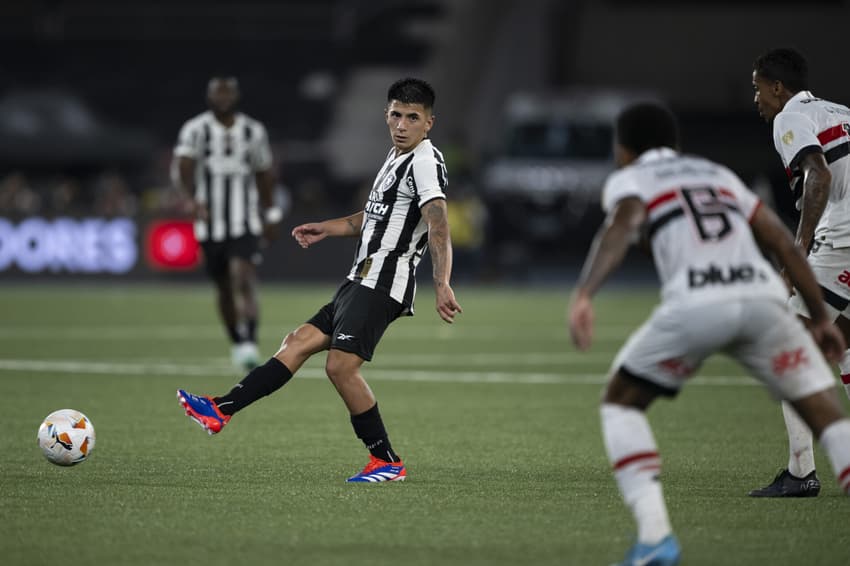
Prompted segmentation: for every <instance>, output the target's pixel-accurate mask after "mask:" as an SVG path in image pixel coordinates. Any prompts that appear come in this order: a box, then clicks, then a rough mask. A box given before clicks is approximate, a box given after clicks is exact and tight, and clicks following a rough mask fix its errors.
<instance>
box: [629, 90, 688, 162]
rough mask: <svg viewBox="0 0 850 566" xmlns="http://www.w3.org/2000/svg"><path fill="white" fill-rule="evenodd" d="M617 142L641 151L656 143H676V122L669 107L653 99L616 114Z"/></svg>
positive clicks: (656, 144) (677, 137)
mask: <svg viewBox="0 0 850 566" xmlns="http://www.w3.org/2000/svg"><path fill="white" fill-rule="evenodd" d="M615 127H616V136H617V137H616V140H617V143H618V144H620V145H621V146H623V147H625V148H626V149H629V150H631V151H633V152H634V153H636V154H637V155H640V154H641V153H643V152H644V151H646V150H648V149H653V148H656V147H671V148H677V147H678V146H679V124H678V122H677V120H676V117H675V116H673V113H672V112H670V110H669V109H667V108H665V107H664V106H661V105H660V104H656V103H653V102H641V103H638V104H633V105H631V106H628V107H627V108H625V109H624V110H623V111H622V112H620V114H619V115H618V116H617V121H616V125H615Z"/></svg>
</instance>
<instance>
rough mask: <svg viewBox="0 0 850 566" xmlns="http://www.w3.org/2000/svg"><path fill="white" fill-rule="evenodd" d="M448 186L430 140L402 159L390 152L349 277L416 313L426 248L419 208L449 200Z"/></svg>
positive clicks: (440, 159)
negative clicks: (420, 267) (418, 275)
mask: <svg viewBox="0 0 850 566" xmlns="http://www.w3.org/2000/svg"><path fill="white" fill-rule="evenodd" d="M447 183H448V177H447V175H446V164H445V161H444V159H443V154H441V153H440V152H439V151H438V150H437V148H435V147H434V146H433V145H432V144H431V141H430V140H428V139H424V140H422V141H421V142H420V143H419V145H417V146H416V148H414V149H413V151H410V152H407V153H402V154H401V155H398V156H397V155H396V153H395V148H393V149H391V150H390V152H389V154H388V155H387V160H386V161H385V162H384V165H383V167H381V170H380V171H379V172H378V175H377V176H376V177H375V182H374V183H373V184H372V190H371V191H370V192H369V199H368V200H367V201H366V207H365V208H364V211H363V226H362V228H361V230H360V241H359V242H358V243H357V251H356V252H355V254H354V265H353V266H352V268H351V272H350V273H349V274H348V279H350V280H352V281H356V282H358V283H359V284H360V285H363V286H365V287H369V288H370V289H375V290H378V291H382V292H385V293H387V294H388V295H389V296H390V297H392V298H393V299H395V300H396V301H398V302H400V303H401V304H402V305H404V307H405V312H406V314H413V298H414V295H415V294H416V277H415V273H416V266H417V265H418V264H419V261H420V260H421V259H422V255H423V254H424V253H425V249H426V248H427V246H428V225H427V224H426V222H425V220H424V219H423V218H422V213H421V212H420V207H422V206H423V205H424V204H425V203H427V202H429V201H431V200H434V199H436V198H442V199H445V198H446V185H447Z"/></svg>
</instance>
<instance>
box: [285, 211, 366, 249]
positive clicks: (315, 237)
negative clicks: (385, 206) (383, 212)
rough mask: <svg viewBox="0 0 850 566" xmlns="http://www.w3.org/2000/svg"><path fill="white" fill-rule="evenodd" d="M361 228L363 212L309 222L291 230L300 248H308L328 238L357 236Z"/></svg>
mask: <svg viewBox="0 0 850 566" xmlns="http://www.w3.org/2000/svg"><path fill="white" fill-rule="evenodd" d="M361 226H363V211H360V212H358V213H357V214H352V215H351V216H345V217H343V218H334V219H333V220H325V221H324V222H309V223H307V224H302V225H300V226H296V227H295V228H293V229H292V237H293V238H295V241H297V242H298V245H299V246H301V247H302V248H309V247H310V246H312V245H313V244H315V243H316V242H321V241H322V240H324V239H325V238H327V237H328V236H357V235H358V234H360V228H361Z"/></svg>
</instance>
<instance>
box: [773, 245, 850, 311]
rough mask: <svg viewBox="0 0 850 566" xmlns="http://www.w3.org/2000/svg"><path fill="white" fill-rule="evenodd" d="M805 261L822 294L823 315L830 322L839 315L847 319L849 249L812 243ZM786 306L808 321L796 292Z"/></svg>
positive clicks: (849, 292)
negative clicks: (807, 261) (824, 312)
mask: <svg viewBox="0 0 850 566" xmlns="http://www.w3.org/2000/svg"><path fill="white" fill-rule="evenodd" d="M808 260H809V265H810V266H811V268H812V271H813V272H814V274H815V279H817V282H818V284H820V286H821V290H822V291H823V298H824V303H825V305H824V306H825V307H826V312H827V314H828V315H829V316H830V318H831V319H832V320H833V321H834V320H835V319H837V318H838V316H839V315H844V317H845V318H848V319H850V306H849V305H850V248H833V247H832V245H831V244H822V243H820V242H815V244H814V246H813V247H812V252H811V253H810V254H809V257H808ZM788 304H789V305H791V308H792V309H793V310H794V312H796V313H797V314H799V315H802V316H804V317H806V318H809V309H807V308H806V304H805V303H804V302H803V298H802V297H800V295H799V293H797V294H794V295H792V296H791V298H790V299H788Z"/></svg>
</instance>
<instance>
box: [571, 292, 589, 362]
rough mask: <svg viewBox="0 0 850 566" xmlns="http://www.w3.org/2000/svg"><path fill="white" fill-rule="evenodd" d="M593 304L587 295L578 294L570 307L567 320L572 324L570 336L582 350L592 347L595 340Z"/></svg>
mask: <svg viewBox="0 0 850 566" xmlns="http://www.w3.org/2000/svg"><path fill="white" fill-rule="evenodd" d="M593 318H594V316H593V304H591V302H590V297H588V296H587V295H576V296H575V297H574V298H573V300H572V303H571V304H570V307H569V312H568V315H567V320H568V321H569V325H570V337H571V338H572V339H573V344H575V346H576V348H578V349H579V350H581V351H585V350H587V349H588V348H590V345H591V343H592V342H593Z"/></svg>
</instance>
